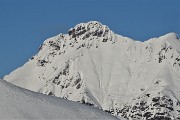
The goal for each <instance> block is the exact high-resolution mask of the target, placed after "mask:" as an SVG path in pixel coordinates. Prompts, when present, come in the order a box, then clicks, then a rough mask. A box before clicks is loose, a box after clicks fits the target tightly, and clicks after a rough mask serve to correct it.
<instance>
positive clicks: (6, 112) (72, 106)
mask: <svg viewBox="0 0 180 120" xmlns="http://www.w3.org/2000/svg"><path fill="white" fill-rule="evenodd" d="M0 119H62V120H70V119H73V120H94V119H98V120H104V119H106V120H110V119H111V120H115V119H116V118H115V117H113V116H111V115H110V114H107V113H105V112H103V111H101V110H98V109H95V108H93V107H89V106H85V105H82V104H78V103H74V102H70V101H67V100H63V99H58V98H56V97H51V96H46V95H42V94H38V93H34V92H30V91H28V90H25V89H21V88H19V87H16V86H14V85H12V84H10V83H7V82H6V81H3V80H0Z"/></svg>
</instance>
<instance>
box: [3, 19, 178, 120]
mask: <svg viewBox="0 0 180 120" xmlns="http://www.w3.org/2000/svg"><path fill="white" fill-rule="evenodd" d="M4 79H5V80H7V81H9V82H11V83H13V84H15V85H18V86H20V87H23V88H26V89H29V90H32V91H35V92H40V93H44V94H47V95H52V96H57V97H61V98H65V99H68V100H72V101H77V102H80V103H84V104H88V105H93V106H96V107H99V108H102V109H103V110H105V111H107V112H110V113H111V114H113V115H118V116H123V117H125V118H129V119H134V120H135V119H178V118H179V117H180V102H179V101H180V40H179V38H178V37H177V36H176V34H175V33H169V34H166V35H164V36H161V37H159V38H152V39H150V40H147V41H145V42H140V41H135V40H132V39H130V38H127V37H123V36H121V35H117V34H114V33H113V31H111V30H110V29H109V28H108V27H107V26H105V25H102V24H101V23H99V22H96V21H91V22H88V23H81V24H78V25H76V26H75V27H74V28H72V29H70V30H69V32H68V34H60V35H57V36H55V37H52V38H49V39H47V40H46V41H45V42H44V43H43V44H42V46H41V47H40V49H39V52H38V54H36V55H35V56H33V57H32V58H31V59H30V60H29V61H28V62H27V63H26V64H25V65H24V66H22V67H21V68H18V69H17V70H15V71H14V72H12V73H11V74H10V75H7V76H5V77H4ZM179 119H180V118H179Z"/></svg>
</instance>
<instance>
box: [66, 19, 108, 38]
mask: <svg viewBox="0 0 180 120" xmlns="http://www.w3.org/2000/svg"><path fill="white" fill-rule="evenodd" d="M109 31H110V29H109V28H108V27H107V26H106V25H103V24H101V23H100V22H98V21H90V22H87V23H80V24H77V25H76V26H75V27H74V28H71V29H70V30H69V32H68V33H69V35H70V36H72V38H75V37H78V36H81V35H83V34H85V35H86V36H90V35H91V36H98V37H104V36H106V35H107V33H108V32H109Z"/></svg>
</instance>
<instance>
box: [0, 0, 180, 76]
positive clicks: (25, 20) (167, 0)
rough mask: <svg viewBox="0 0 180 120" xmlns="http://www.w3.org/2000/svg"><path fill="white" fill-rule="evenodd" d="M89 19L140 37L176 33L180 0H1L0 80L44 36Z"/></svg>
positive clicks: (38, 43) (126, 34)
mask: <svg viewBox="0 0 180 120" xmlns="http://www.w3.org/2000/svg"><path fill="white" fill-rule="evenodd" d="M90 20H97V21H100V22H101V23H103V24H106V25H108V26H109V27H110V28H111V29H112V30H113V31H114V32H115V33H118V34H121V35H123V36H128V37H130V38H133V39H136V40H141V41H144V40H147V39H149V38H151V37H158V36H161V35H163V34H166V33H168V32H176V33H177V34H179V35H180V0H0V78H2V77H3V76H4V75H5V74H8V73H9V72H11V71H12V70H14V69H16V68H17V67H19V66H21V65H23V64H24V63H25V62H26V61H27V60H28V58H30V57H31V56H32V55H34V54H35V53H36V52H37V49H38V47H39V45H40V44H41V43H42V42H43V41H44V40H45V39H46V38H49V37H52V36H55V35H57V34H59V33H67V31H68V29H69V28H71V27H73V26H74V25H76V24H77V23H81V22H87V21H90Z"/></svg>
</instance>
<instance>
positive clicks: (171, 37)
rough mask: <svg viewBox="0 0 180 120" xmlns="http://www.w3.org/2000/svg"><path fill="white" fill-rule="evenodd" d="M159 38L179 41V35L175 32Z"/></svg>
mask: <svg viewBox="0 0 180 120" xmlns="http://www.w3.org/2000/svg"><path fill="white" fill-rule="evenodd" d="M159 38H161V39H179V37H178V35H177V34H176V33H174V32H170V33H167V34H165V35H163V36H161V37H159Z"/></svg>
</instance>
